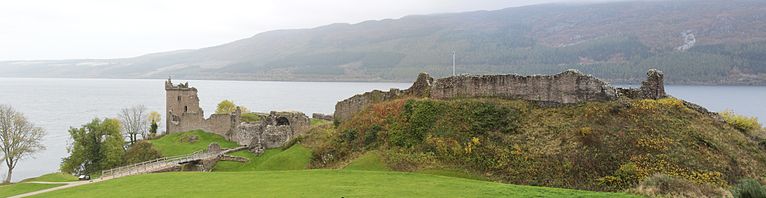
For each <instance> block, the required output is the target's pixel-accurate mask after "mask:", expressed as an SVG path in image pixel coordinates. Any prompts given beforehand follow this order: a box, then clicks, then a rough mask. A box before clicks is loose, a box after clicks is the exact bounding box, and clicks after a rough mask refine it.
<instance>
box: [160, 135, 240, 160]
mask: <svg viewBox="0 0 766 198" xmlns="http://www.w3.org/2000/svg"><path fill="white" fill-rule="evenodd" d="M192 139H194V140H192ZM149 142H151V143H152V146H153V147H154V149H157V151H159V152H160V153H161V154H162V156H165V157H169V156H176V155H184V154H189V153H193V152H195V151H200V150H204V149H207V146H208V145H210V143H213V142H215V143H218V144H219V145H221V148H234V147H237V146H239V145H238V144H237V143H235V142H232V141H228V140H226V139H225V138H224V137H222V136H220V135H217V134H213V133H206V132H204V131H201V130H195V131H189V132H182V133H171V134H167V135H165V136H163V137H161V138H158V139H154V140H149Z"/></svg>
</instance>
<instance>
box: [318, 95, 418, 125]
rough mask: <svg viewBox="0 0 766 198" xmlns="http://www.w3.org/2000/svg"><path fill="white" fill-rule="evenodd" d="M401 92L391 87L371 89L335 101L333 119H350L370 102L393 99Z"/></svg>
mask: <svg viewBox="0 0 766 198" xmlns="http://www.w3.org/2000/svg"><path fill="white" fill-rule="evenodd" d="M402 94H403V92H402V91H401V90H399V89H391V90H389V91H380V90H373V91H371V92H365V93H363V94H357V95H354V96H352V97H351V98H348V99H345V100H342V101H340V102H338V103H336V104H335V113H334V114H333V117H334V118H335V120H339V121H345V120H348V119H351V116H352V115H353V114H354V113H356V112H359V111H361V110H362V109H364V108H365V107H367V106H369V105H371V104H374V103H378V102H382V101H387V100H393V99H396V98H399V97H400V96H401V95H402Z"/></svg>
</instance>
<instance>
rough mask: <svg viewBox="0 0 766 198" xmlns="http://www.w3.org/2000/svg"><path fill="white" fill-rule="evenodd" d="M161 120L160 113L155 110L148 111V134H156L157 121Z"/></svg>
mask: <svg viewBox="0 0 766 198" xmlns="http://www.w3.org/2000/svg"><path fill="white" fill-rule="evenodd" d="M161 120H162V115H160V113H158V112H156V111H152V112H151V113H149V122H151V124H149V136H150V137H155V136H157V129H158V128H159V127H160V125H159V123H160V121H161Z"/></svg>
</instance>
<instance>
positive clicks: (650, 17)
mask: <svg viewBox="0 0 766 198" xmlns="http://www.w3.org/2000/svg"><path fill="white" fill-rule="evenodd" d="M764 21H766V1H760V0H735V1H719V0H714V1H699V0H687V1H637V2H616V3H594V4H545V5H534V6H525V7H515V8H507V9H502V10H495V11H475V12H464V13H453V14H434V15H418V16H407V17H403V18H401V19H395V20H392V19H386V20H379V21H366V22H362V23H357V24H331V25H326V26H321V27H317V28H312V29H296V30H276V31H270V32H264V33H260V34H257V35H255V36H253V37H251V38H246V39H242V40H238V41H234V42H231V43H227V44H223V45H219V46H214V47H209V48H203V49H197V50H182V51H173V52H165V53H157V54H149V55H145V56H140V57H134V58H125V59H106V60H53V61H7V62H0V76H5V77H9V76H11V77H101V78H165V77H167V76H169V75H172V76H174V77H176V78H187V79H237V80H318V81H410V80H412V79H414V78H415V77H416V75H417V73H419V72H423V71H425V72H429V73H431V74H432V75H434V76H437V77H438V76H445V75H450V74H451V72H452V68H451V64H452V57H451V55H452V51H455V52H456V53H457V64H458V66H457V72H458V73H470V74H486V73H519V74H534V73H541V74H550V73H558V72H560V71H562V70H564V69H567V68H574V69H579V70H582V71H584V72H587V73H592V74H594V75H596V76H598V77H600V78H603V79H605V80H608V81H611V82H614V83H635V82H638V81H639V80H641V79H644V72H645V71H646V70H647V69H648V68H658V69H661V70H663V71H664V72H665V73H666V78H667V80H668V81H669V82H670V83H676V84H761V85H764V84H766V23H764Z"/></svg>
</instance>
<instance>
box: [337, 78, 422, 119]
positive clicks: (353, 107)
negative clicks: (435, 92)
mask: <svg viewBox="0 0 766 198" xmlns="http://www.w3.org/2000/svg"><path fill="white" fill-rule="evenodd" d="M433 80H434V79H433V78H431V76H429V75H428V74H426V73H421V74H419V75H418V78H417V80H415V83H413V84H412V86H410V88H408V89H406V90H404V91H402V90H399V89H391V90H389V91H380V90H373V91H370V92H366V93H363V94H357V95H355V96H352V97H351V98H348V99H345V100H342V101H339V102H338V103H336V104H335V113H334V114H333V117H334V119H335V120H336V121H345V120H348V119H351V116H353V114H354V113H356V112H359V111H361V110H362V109H364V108H366V107H367V106H369V105H371V104H374V103H378V102H383V101H388V100H394V99H398V98H401V97H405V96H411V97H428V96H429V94H430V90H431V83H432V82H433Z"/></svg>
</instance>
